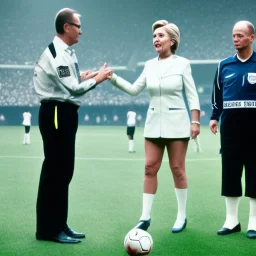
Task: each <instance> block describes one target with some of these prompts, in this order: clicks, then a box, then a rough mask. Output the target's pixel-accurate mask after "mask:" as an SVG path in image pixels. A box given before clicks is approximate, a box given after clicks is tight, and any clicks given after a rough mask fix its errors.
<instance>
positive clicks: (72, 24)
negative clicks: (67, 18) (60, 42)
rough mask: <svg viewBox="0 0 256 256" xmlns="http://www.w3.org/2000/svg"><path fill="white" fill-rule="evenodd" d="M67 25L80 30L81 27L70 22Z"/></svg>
mask: <svg viewBox="0 0 256 256" xmlns="http://www.w3.org/2000/svg"><path fill="white" fill-rule="evenodd" d="M68 24H69V25H72V26H75V27H77V28H78V29H81V25H78V24H76V23H72V22H68Z"/></svg>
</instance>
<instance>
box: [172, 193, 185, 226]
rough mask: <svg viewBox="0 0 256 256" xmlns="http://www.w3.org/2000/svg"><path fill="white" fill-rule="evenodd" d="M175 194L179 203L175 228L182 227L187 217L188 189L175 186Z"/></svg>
mask: <svg viewBox="0 0 256 256" xmlns="http://www.w3.org/2000/svg"><path fill="white" fill-rule="evenodd" d="M175 194H176V198H177V203H178V213H177V218H176V221H175V223H174V226H173V228H181V227H182V225H183V224H184V221H185V219H186V206H187V197H188V189H187V188H184V189H180V188H175Z"/></svg>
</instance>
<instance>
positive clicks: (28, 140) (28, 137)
mask: <svg viewBox="0 0 256 256" xmlns="http://www.w3.org/2000/svg"><path fill="white" fill-rule="evenodd" d="M26 135H27V141H26V142H27V144H30V134H29V133H27V134H26Z"/></svg>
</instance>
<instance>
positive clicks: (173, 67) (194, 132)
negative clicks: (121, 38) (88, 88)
mask: <svg viewBox="0 0 256 256" xmlns="http://www.w3.org/2000/svg"><path fill="white" fill-rule="evenodd" d="M152 31H153V46H154V48H155V50H156V52H157V57H156V58H154V59H151V60H148V61H147V62H146V63H145V67H144V70H143V72H142V73H141V75H140V76H139V78H138V79H137V80H136V81H135V83H134V84H131V83H129V82H128V81H126V80H124V79H123V78H121V77H119V76H117V75H116V74H113V75H112V76H110V77H109V78H110V82H111V83H112V84H113V85H114V86H115V87H117V88H119V89H121V90H122V91H124V92H126V93H128V94H130V95H132V96H136V95H138V94H139V93H140V92H142V91H143V90H144V89H145V88H147V90H148V92H149V94H150V96H151V100H150V104H149V108H148V112H147V118H146V122H145V128H144V137H145V158H146V159H145V174H144V192H143V207H142V214H141V217H140V219H139V222H138V224H137V225H136V226H135V227H136V228H140V229H143V230H147V229H148V227H149V226H150V222H151V215H150V212H151V208H152V204H153V200H154V196H155V194H156V191H157V186H158V182H157V173H158V171H159V169H160V166H161V163H162V159H163V155H164V150H165V148H166V150H167V153H168V158H169V165H170V169H171V172H172V175H173V180H174V186H175V193H176V197H177V202H178V214H177V218H176V221H175V223H174V225H173V228H172V232H173V233H178V232H181V231H182V230H183V229H184V228H185V227H186V224H187V218H186V202H187V187H188V185H187V177H186V172H185V157H186V152H187V148H188V142H189V139H190V138H192V139H195V138H196V137H197V136H198V134H199V132H200V104H199V99H198V94H197V91H196V87H195V83H194V80H193V78H192V74H191V67H190V63H189V61H188V60H187V59H185V58H183V57H180V56H177V55H176V54H175V53H176V50H177V49H178V47H179V44H180V31H179V29H178V27H177V26H176V25H175V24H173V23H168V21H166V20H159V21H156V22H155V23H154V24H153V26H152ZM183 89H184V90H185V95H186V98H187V101H188V106H189V109H190V114H191V121H190V115H189V113H188V111H187V109H186V105H185V101H184V98H183V93H182V92H183Z"/></svg>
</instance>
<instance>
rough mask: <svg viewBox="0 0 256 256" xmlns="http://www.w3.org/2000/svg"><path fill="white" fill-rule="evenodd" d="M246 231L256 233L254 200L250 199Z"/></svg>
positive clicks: (255, 206) (255, 201) (255, 203)
mask: <svg viewBox="0 0 256 256" xmlns="http://www.w3.org/2000/svg"><path fill="white" fill-rule="evenodd" d="M247 230H255V231H256V199H255V198H250V215H249V222H248V229H247Z"/></svg>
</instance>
